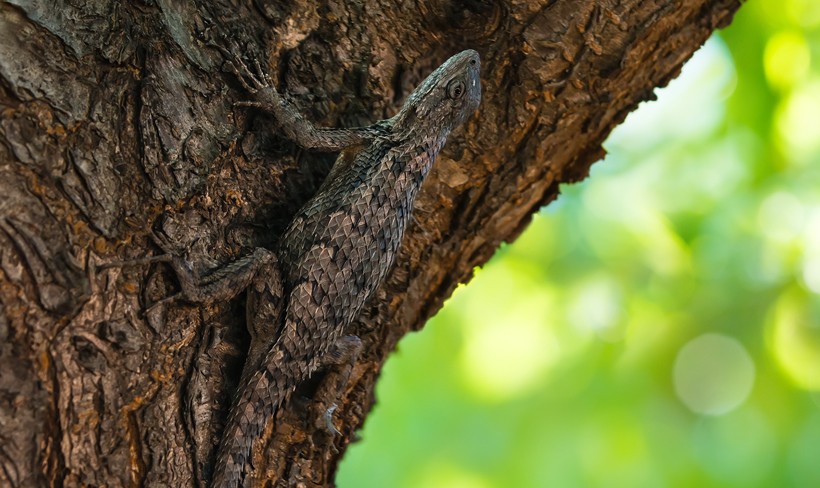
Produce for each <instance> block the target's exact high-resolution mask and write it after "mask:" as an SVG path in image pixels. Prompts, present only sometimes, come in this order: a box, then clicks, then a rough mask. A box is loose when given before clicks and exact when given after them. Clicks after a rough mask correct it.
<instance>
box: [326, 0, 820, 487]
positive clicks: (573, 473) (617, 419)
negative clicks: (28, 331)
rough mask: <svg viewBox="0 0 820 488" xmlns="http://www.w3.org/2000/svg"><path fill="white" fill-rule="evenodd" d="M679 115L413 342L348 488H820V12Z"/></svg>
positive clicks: (736, 37) (745, 49) (768, 2)
mask: <svg viewBox="0 0 820 488" xmlns="http://www.w3.org/2000/svg"><path fill="white" fill-rule="evenodd" d="M657 93H658V100H657V101H656V102H651V103H645V104H643V105H642V106H641V107H640V108H639V109H638V111H636V112H634V113H633V114H631V115H630V116H629V117H628V118H627V120H626V122H625V123H624V124H623V125H621V126H620V127H619V128H618V129H616V130H615V132H613V133H612V135H611V137H610V138H609V139H608V141H607V143H606V144H605V147H606V149H607V150H608V152H609V155H608V156H607V158H606V160H604V161H602V162H598V163H596V164H595V165H594V166H593V169H592V173H591V176H590V177H589V178H588V179H587V180H586V181H584V182H583V183H581V184H578V185H572V186H565V187H563V189H562V195H561V196H560V197H559V199H558V200H557V201H555V202H554V203H552V204H551V205H550V206H548V207H547V208H545V209H543V210H542V211H541V213H540V214H539V215H537V216H536V217H535V218H534V220H533V222H532V224H531V225H530V226H529V228H528V229H527V231H526V232H525V233H524V234H523V235H522V236H521V237H520V238H519V239H518V240H517V241H516V242H515V243H514V244H512V245H508V246H504V247H502V248H501V249H500V250H499V251H498V253H497V254H496V256H495V257H494V258H493V260H492V261H491V262H490V263H488V264H487V265H486V266H485V267H484V268H483V269H482V270H480V271H478V272H477V273H476V277H475V279H474V280H473V281H472V282H471V283H470V284H469V285H468V286H462V287H460V288H459V289H458V290H457V291H456V292H455V294H454V295H453V297H452V298H451V299H450V300H449V301H448V303H447V304H446V306H445V307H444V309H443V310H441V312H440V313H439V314H438V315H437V316H436V317H435V318H434V319H432V320H431V321H430V322H429V323H428V324H427V326H426V327H425V328H424V330H423V331H422V332H420V333H416V334H412V335H409V336H407V337H406V338H405V339H404V340H403V341H402V342H401V344H400V345H399V349H398V351H397V352H396V353H395V354H394V355H393V357H392V358H391V359H390V360H389V361H388V362H387V365H386V367H385V369H384V373H383V376H382V378H381V380H380V383H379V384H378V387H377V391H376V395H377V398H378V403H377V405H376V406H375V408H374V410H373V412H372V414H371V415H370V416H369V417H368V419H367V422H366V424H365V426H364V429H363V431H362V432H361V436H362V441H361V442H359V443H357V444H355V445H354V446H352V447H351V449H350V450H349V451H348V453H347V455H346V458H345V460H344V462H343V463H342V465H341V468H340V472H339V474H338V478H337V481H338V485H339V487H340V488H354V487H356V488H361V487H379V488H384V487H391V488H404V487H407V488H411V487H412V488H439V487H441V488H445V487H446V488H495V487H498V488H501V487H512V486H515V487H586V486H590V487H656V486H657V487H665V486H669V487H692V486H698V487H784V486H794V487H820V297H819V294H820V2H818V1H817V0H756V1H753V2H748V3H747V4H745V5H744V6H743V7H742V8H741V9H740V11H739V12H738V14H737V16H736V18H735V21H734V23H733V24H732V25H731V26H730V27H729V28H727V29H726V30H724V31H721V32H720V33H718V34H716V35H714V36H713V37H712V39H711V40H710V41H709V42H708V43H707V44H706V45H705V46H704V47H703V48H702V49H700V51H698V52H697V54H695V56H694V57H693V58H692V59H691V60H690V61H689V62H688V63H687V64H686V66H685V68H684V70H683V73H682V74H681V76H680V77H679V78H678V79H676V80H674V81H673V82H672V83H671V84H670V86H669V87H667V88H665V89H662V90H657Z"/></svg>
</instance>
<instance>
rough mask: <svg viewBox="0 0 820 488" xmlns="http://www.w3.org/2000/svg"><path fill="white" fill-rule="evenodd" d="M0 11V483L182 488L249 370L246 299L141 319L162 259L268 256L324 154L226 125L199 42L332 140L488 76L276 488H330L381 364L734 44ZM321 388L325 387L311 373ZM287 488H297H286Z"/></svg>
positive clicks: (358, 14)
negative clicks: (703, 65)
mask: <svg viewBox="0 0 820 488" xmlns="http://www.w3.org/2000/svg"><path fill="white" fill-rule="evenodd" d="M82 3H84V4H85V5H84V6H83V7H82V8H80V7H78V6H77V5H79V4H76V3H74V2H65V1H52V2H41V1H34V0H12V1H9V2H7V3H2V4H0V104H2V112H0V141H2V145H0V270H2V272H0V468H2V469H0V485H2V486H84V485H88V486H94V485H96V486H193V485H203V484H204V480H206V479H207V478H208V476H209V473H210V466H211V464H212V462H213V456H214V449H215V446H216V444H217V442H218V439H219V433H220V430H221V428H222V422H223V421H224V419H225V417H226V412H227V408H228V406H229V403H230V398H231V395H232V394H233V391H234V389H235V387H236V381H237V378H238V375H239V373H240V368H241V364H242V361H243V355H244V352H245V351H244V348H245V347H246V346H247V333H246V332H245V330H244V328H243V327H244V317H243V301H242V299H241V298H239V299H236V300H234V301H232V302H231V303H220V304H216V305H214V306H211V307H204V308H198V307H196V306H191V305H186V304H182V303H181V304H174V305H171V306H168V307H158V308H156V309H153V310H152V311H150V312H149V313H143V311H144V310H145V309H146V308H147V307H148V306H149V305H150V304H151V303H153V302H155V301H156V300H159V299H161V298H163V297H165V296H167V295H169V294H171V293H173V292H174V291H175V286H176V282H175V280H174V277H173V275H172V273H170V272H169V270H168V269H166V268H164V267H162V266H159V265H158V266H153V267H149V268H134V269H123V270H119V269H107V270H105V271H99V272H95V271H94V267H93V264H94V263H101V262H105V261H109V260H113V259H118V258H119V259H122V258H127V257H140V256H145V255H151V254H158V253H160V252H162V249H160V248H159V247H158V245H157V243H155V241H154V240H153V239H152V238H151V237H150V234H151V231H152V229H153V230H154V232H156V233H158V234H161V235H164V236H165V237H166V240H165V244H163V246H164V247H165V249H164V250H165V251H170V252H174V253H177V254H180V255H185V256H187V257H188V258H189V259H190V260H191V262H192V263H193V265H194V267H195V269H197V270H208V269H212V268H214V267H215V266H217V265H218V264H219V263H224V262H226V261H229V260H231V259H232V258H235V257H236V256H238V255H241V254H242V253H243V252H246V251H247V250H248V249H250V248H252V247H253V246H255V245H265V246H268V247H274V246H275V243H276V241H277V239H278V237H279V236H280V234H281V233H282V231H283V229H284V227H285V226H286V225H287V223H288V221H289V218H290V216H291V215H293V214H294V212H295V211H296V210H297V209H298V208H299V206H300V205H302V204H303V203H304V202H305V201H306V200H307V199H308V198H309V197H310V196H311V194H312V193H313V192H314V191H315V189H316V188H317V186H318V185H319V184H320V183H321V181H322V178H323V177H324V175H326V174H327V171H328V169H329V167H330V164H331V163H332V161H333V155H322V154H313V153H307V152H304V151H301V150H299V149H298V148H297V147H296V146H294V145H293V144H292V143H290V142H288V141H287V140H285V139H283V138H282V137H280V136H278V135H276V127H275V126H274V125H273V123H272V122H271V120H270V119H269V118H268V117H265V116H263V115H260V114H258V113H254V112H252V111H246V110H234V109H233V108H232V103H233V102H235V101H237V100H239V99H242V98H243V97H244V94H243V92H242V90H241V87H240V86H239V85H238V84H237V82H236V80H235V79H233V78H232V76H231V75H229V74H228V73H227V72H226V71H225V70H223V69H222V67H223V64H222V57H221V55H220V54H219V51H217V50H216V49H213V48H211V47H209V46H208V45H207V43H206V41H207V40H209V39H210V40H212V41H213V42H223V41H224V40H225V39H233V40H239V41H240V42H242V43H243V45H247V46H248V48H249V49H251V50H253V51H255V52H256V53H257V54H259V55H261V56H262V59H263V60H267V61H268V66H269V68H270V71H271V72H272V73H273V74H274V79H275V80H277V81H278V87H279V89H280V90H281V91H283V92H287V93H289V94H291V96H292V97H293V99H294V100H295V103H296V104H297V105H298V106H299V107H300V108H301V109H302V110H303V112H304V113H306V114H307V115H308V116H309V117H310V118H312V119H313V120H314V121H316V122H317V123H319V124H322V125H328V126H354V125H365V124H367V123H369V122H372V121H375V120H378V119H381V118H385V117H388V116H390V115H392V114H394V113H395V111H396V110H397V109H398V107H400V105H401V101H402V98H403V97H404V96H406V95H407V94H408V93H409V91H410V90H411V89H412V88H413V87H414V86H415V84H416V83H418V82H419V81H420V80H421V79H422V78H423V77H424V76H425V75H426V74H427V73H428V72H429V71H430V70H432V69H433V68H434V67H435V66H437V65H438V64H439V63H440V62H441V61H443V60H444V59H446V58H447V57H448V56H449V55H451V54H453V53H454V52H457V51H458V50H461V49H464V48H468V47H469V48H474V49H477V50H478V51H479V52H480V53H481V55H482V59H483V60H482V69H483V73H482V79H483V87H484V100H483V102H482V105H481V108H480V110H479V113H478V114H477V115H476V116H475V117H473V119H472V120H471V121H470V122H468V124H467V125H466V127H463V128H462V129H461V130H459V131H458V132H457V133H456V134H454V135H453V136H451V138H450V141H449V143H448V145H447V147H446V148H445V150H444V152H443V154H442V155H441V156H440V157H439V160H438V162H437V164H436V166H435V167H434V169H433V172H432V174H431V176H430V178H429V181H428V182H427V183H426V185H425V188H424V189H423V192H422V195H421V197H420V199H419V202H418V205H417V207H416V211H415V222H414V223H413V224H412V226H411V229H410V231H409V233H408V236H407V238H406V240H405V243H404V246H403V249H402V252H401V256H400V258H399V260H398V263H397V265H396V268H395V270H394V271H393V273H392V274H391V277H390V278H389V280H388V282H387V283H386V284H385V286H383V287H382V289H381V290H380V291H379V292H378V295H377V297H376V299H374V300H373V301H372V302H371V304H370V306H369V307H367V309H366V311H365V313H364V314H363V316H362V317H361V319H360V321H359V322H358V323H357V324H356V325H355V327H354V330H352V331H351V332H352V333H356V334H358V335H359V336H360V337H361V338H362V340H363V342H364V345H365V353H364V354H363V356H362V358H361V360H360V361H359V363H358V364H357V366H356V367H355V368H354V371H353V375H352V380H351V382H350V384H349V385H348V386H347V389H346V393H345V396H344V398H343V399H342V401H341V402H340V405H339V410H338V412H337V414H336V423H337V426H338V427H339V428H340V430H341V431H342V432H343V436H341V437H335V438H333V437H330V436H328V435H326V434H325V433H324V432H323V431H322V430H321V429H317V428H316V427H315V423H316V421H317V418H318V412H320V411H321V409H322V408H323V405H322V402H321V401H312V400H311V398H317V397H318V398H321V394H320V393H321V392H317V391H316V389H317V388H318V389H323V388H328V387H329V386H328V385H323V384H322V382H321V378H320V377H317V378H316V381H313V382H312V383H313V384H312V385H306V387H305V388H302V390H301V391H300V392H299V394H298V395H297V396H296V397H294V399H292V400H291V401H290V402H289V404H288V406H287V407H286V408H284V409H281V411H280V412H279V413H278V414H277V416H276V420H275V422H272V423H271V428H269V429H268V432H267V434H266V443H264V445H261V444H263V443H259V444H260V446H259V448H258V449H257V450H256V452H255V456H256V458H255V465H256V466H258V467H260V473H261V476H264V477H267V478H269V479H272V480H278V481H277V482H275V483H273V484H274V485H277V486H278V485H298V486H327V485H332V483H333V481H332V480H333V476H334V472H335V468H336V466H337V463H338V461H339V459H340V458H341V456H342V455H343V453H344V450H345V447H346V446H347V445H348V443H349V442H350V440H351V437H352V436H353V433H354V432H355V430H356V429H357V428H359V427H360V426H361V424H362V422H363V420H364V418H365V416H366V414H367V412H368V411H369V410H370V408H371V406H372V404H373V401H374V399H373V395H372V392H373V385H374V382H375V381H376V379H377V377H378V374H379V370H380V367H381V365H382V364H383V362H384V360H385V359H386V357H387V356H388V354H389V353H390V351H391V350H392V349H393V348H394V346H395V344H396V342H397V341H398V340H399V339H400V338H401V337H402V336H403V335H404V334H405V333H407V332H408V331H410V330H415V329H419V328H420V327H422V325H423V324H424V322H425V320H427V318H429V317H430V316H431V315H432V314H433V313H434V312H435V311H436V310H438V309H439V307H440V306H441V304H442V302H443V301H444V299H446V298H447V297H448V296H449V295H450V293H451V292H452V290H453V289H454V288H455V286H456V285H457V284H458V283H463V282H466V281H468V280H469V279H470V276H471V274H472V270H473V268H474V267H475V266H478V265H481V264H482V263H484V262H485V261H486V260H487V259H488V258H489V257H490V256H491V255H492V253H493V252H494V250H495V249H496V247H497V246H498V245H499V243H501V242H502V241H509V240H512V239H514V238H515V236H516V235H517V234H518V233H520V232H521V230H522V229H523V228H524V227H525V226H526V224H527V223H528V221H529V219H530V216H531V215H532V213H533V212H535V211H536V210H538V208H539V207H540V206H542V205H544V204H545V203H547V202H549V201H550V200H552V199H553V198H555V196H556V195H557V193H558V184H559V183H562V182H571V181H578V180H579V179H582V178H584V177H585V176H586V175H587V173H588V170H589V167H590V165H591V164H592V163H593V162H594V161H596V160H598V159H600V158H601V157H602V156H603V154H604V153H603V150H602V149H601V143H602V141H603V140H604V139H605V137H606V136H607V134H608V133H609V132H610V131H611V130H612V128H613V127H615V126H616V125H617V124H618V123H620V122H621V121H622V120H623V119H624V117H625V116H626V114H627V113H628V112H629V111H631V110H633V109H634V108H635V107H636V106H637V105H638V103H639V102H641V101H643V100H647V99H651V98H652V97H653V89H654V88H655V87H657V86H662V85H664V84H666V83H667V82H668V81H669V80H670V79H672V78H673V77H675V76H676V75H677V74H678V72H679V70H680V68H681V65H682V64H683V63H684V62H685V61H686V60H687V59H688V58H689V57H690V56H691V55H692V53H693V52H694V51H695V50H696V49H697V48H698V47H699V46H700V45H701V44H702V43H703V42H704V41H705V40H706V39H707V38H708V37H709V35H710V34H711V32H712V31H713V30H714V29H716V28H719V27H722V26H725V25H727V24H728V23H729V22H730V21H731V18H732V15H733V13H734V12H735V10H736V9H737V8H738V7H739V1H738V0H711V1H710V0H654V1H653V0H622V1H615V0H600V1H594V0H587V1H583V0H581V1H577V0H553V1H546V0H540V1H524V0H519V1H516V0H464V1H460V2H459V1H446V0H420V1H416V2H392V1H378V0H361V1H358V2H340V1H334V0H323V1H321V2H317V3H314V2H311V1H308V0H297V1H295V2H290V3H289V6H286V5H285V2H283V3H282V4H279V3H278V2H264V1H262V0H257V1H256V2H245V3H242V4H238V2H231V1H228V0H221V1H207V2H206V1H192V2H182V1H171V0H157V1H155V2H134V3H131V2H119V1H105V0H97V1H91V2H82ZM319 376H321V375H319ZM300 483H301V484H300Z"/></svg>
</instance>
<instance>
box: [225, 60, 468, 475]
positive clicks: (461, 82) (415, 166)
mask: <svg viewBox="0 0 820 488" xmlns="http://www.w3.org/2000/svg"><path fill="white" fill-rule="evenodd" d="M248 76H250V75H248ZM257 78H259V76H257ZM261 78H262V79H265V78H266V77H264V76H262V77H261ZM255 90H256V91H257V94H256V99H257V100H261V101H260V102H254V103H248V104H247V105H249V106H254V107H257V108H260V109H262V110H265V111H267V112H269V113H272V114H273V115H274V116H275V117H276V118H277V120H278V122H279V123H280V125H283V126H284V127H283V132H285V134H288V135H289V137H291V138H292V139H295V140H296V141H297V142H299V143H300V144H302V145H304V146H306V147H312V148H316V149H325V150H339V149H345V150H346V151H352V156H351V154H350V153H347V154H343V155H342V156H340V158H339V160H338V161H337V163H336V165H335V166H334V168H333V169H332V170H331V173H330V175H329V176H328V179H327V180H326V181H325V183H324V184H323V185H322V187H321V188H320V189H319V191H318V193H317V194H316V195H315V196H314V197H313V198H312V199H311V200H310V201H308V202H307V204H305V206H304V207H303V208H302V209H301V210H300V211H299V212H298V213H297V215H296V217H295V218H294V220H293V222H292V223H291V224H290V226H289V227H288V229H287V231H286V232H285V234H284V237H283V239H282V241H281V243H280V249H279V252H278V257H279V259H278V263H279V264H278V265H277V266H281V283H280V280H279V274H278V273H279V270H270V274H267V275H266V276H264V277H257V279H256V280H255V281H254V282H253V283H252V284H251V286H250V287H249V292H248V314H249V315H248V322H249V328H250V329H251V333H252V335H253V337H252V342H251V351H250V353H249V359H248V362H247V364H246V366H245V370H244V372H243V380H242V382H241V384H240V392H239V396H238V398H237V399H236V401H235V403H234V406H233V408H232V410H231V414H230V416H229V419H228V424H227V427H226V429H225V433H224V436H223V439H222V443H221V446H220V450H219V454H218V456H217V465H216V471H215V474H214V482H213V484H214V486H216V487H236V486H246V485H248V484H249V483H250V478H251V476H250V471H251V466H250V459H249V457H250V455H251V447H252V444H253V442H254V440H256V439H257V438H258V437H259V435H260V434H261V432H262V430H263V428H264V426H265V423H266V422H267V420H268V419H269V418H271V416H272V415H273V413H274V411H275V409H276V408H277V407H278V405H280V404H281V403H282V402H283V401H285V400H286V399H287V398H288V396H289V395H290V394H291V392H292V391H293V389H294V388H295V387H296V386H297V385H299V384H300V383H301V382H302V381H304V380H306V379H307V378H308V377H310V375H311V374H312V373H313V372H315V371H316V370H317V369H318V368H319V367H321V366H322V365H323V364H324V362H326V361H327V355H328V352H329V351H330V350H331V348H333V347H334V345H335V344H337V341H339V340H340V339H342V336H343V334H344V333H345V330H346V329H347V327H348V325H350V323H351V322H352V321H353V320H355V319H356V317H357V316H358V314H359V312H360V311H361V309H362V307H363V306H364V305H365V303H366V302H367V300H368V299H369V298H370V297H371V296H372V295H373V293H374V291H375V290H376V289H377V288H378V287H379V286H380V285H381V283H382V282H383V281H384V278H385V277H386V275H387V273H388V272H389V270H390V269H391V267H392V265H393V263H394V261H395V258H396V254H397V252H398V249H399V246H400V245H401V241H402V238H403V236H404V231H405V229H406V228H407V223H408V221H409V219H410V214H411V211H412V209H413V204H414V202H415V199H416V195H417V193H418V191H419V189H420V188H421V185H422V183H423V181H424V179H425V177H426V176H427V174H428V172H429V170H430V168H431V166H432V164H433V162H434V161H435V159H436V156H437V155H438V153H439V151H440V150H441V149H442V147H443V146H444V143H445V142H446V140H447V136H448V135H449V133H450V131H451V130H452V129H454V128H455V127H458V126H459V125H461V123H462V122H463V121H464V120H466V118H467V117H469V116H470V115H471V114H472V113H473V112H474V111H475V110H476V109H477V107H478V104H479V101H480V98H481V88H480V83H479V57H478V53H476V52H475V51H472V50H467V51H463V52H461V53H459V54H457V55H455V56H453V57H452V58H450V59H449V60H447V61H446V62H445V63H444V64H443V65H442V66H440V67H439V68H438V69H436V70H435V71H434V72H433V73H432V74H431V75H430V76H428V78H426V79H425V80H424V82H422V84H421V85H420V86H419V87H418V88H417V89H416V90H414V92H413V93H412V94H411V95H410V96H409V97H408V100H407V102H406V103H405V105H404V107H403V108H402V110H401V111H400V112H399V113H398V114H397V115H396V116H395V117H393V118H391V119H388V120H384V121H380V122H379V123H377V124H375V125H374V126H371V127H370V128H362V129H343V130H339V131H338V134H332V132H333V131H334V130H333V129H315V128H313V127H312V126H310V125H309V123H308V122H307V121H305V120H304V119H303V118H302V117H301V115H299V114H298V113H296V112H294V111H293V109H292V107H290V106H289V104H287V103H286V102H284V101H283V100H282V98H281V97H280V96H279V95H278V94H277V93H276V92H275V90H273V88H271V87H269V86H257V87H256V89H255ZM294 126H296V128H294ZM296 131H298V134H296V135H294V134H295V132H296ZM318 137H321V138H323V140H317V138H318ZM267 259H270V258H267ZM273 261H274V262H275V261H276V260H273ZM265 269H266V270H267V268H265ZM280 290H281V292H280ZM271 324H274V325H271ZM266 331H267V333H266Z"/></svg>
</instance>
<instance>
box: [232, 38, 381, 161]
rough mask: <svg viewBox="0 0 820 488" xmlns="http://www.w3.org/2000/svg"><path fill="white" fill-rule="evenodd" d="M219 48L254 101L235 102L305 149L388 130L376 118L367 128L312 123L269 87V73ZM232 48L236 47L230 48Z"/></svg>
mask: <svg viewBox="0 0 820 488" xmlns="http://www.w3.org/2000/svg"><path fill="white" fill-rule="evenodd" d="M219 50H220V51H221V52H222V53H223V55H225V56H226V57H228V59H229V61H228V62H229V65H230V69H231V71H232V72H233V74H234V75H235V76H236V77H237V79H238V80H239V82H240V83H241V84H242V86H243V87H244V88H245V90H247V91H248V93H250V94H251V95H252V96H253V98H254V100H250V101H242V102H236V103H235V105H236V106H239V107H254V108H258V109H260V110H262V111H264V112H267V113H269V114H271V115H273V116H274V118H276V121H277V122H279V125H280V127H281V129H282V131H283V132H284V133H285V135H286V136H287V137H288V138H289V139H290V140H292V141H293V142H295V143H296V144H299V145H300V146H302V147H304V148H305V149H315V150H319V151H342V150H344V149H347V148H350V147H354V146H361V145H364V144H367V143H368V142H370V141H372V140H373V139H374V138H376V137H378V136H380V135H385V134H386V133H387V132H388V131H389V123H388V122H387V121H380V122H377V123H375V124H373V125H370V126H367V127H354V128H350V129H331V128H323V127H316V126H314V125H313V124H312V123H311V122H310V121H309V120H307V119H306V118H305V117H304V116H303V115H302V114H301V113H300V112H299V111H298V110H297V109H296V108H295V107H294V106H293V105H292V104H291V103H290V102H288V101H287V100H286V99H285V98H284V97H283V96H282V95H280V94H279V92H277V91H276V89H275V88H274V87H273V82H272V81H271V79H270V76H269V75H268V74H267V72H266V71H265V70H263V69H262V67H261V66H260V65H259V62H258V61H257V60H256V58H253V65H254V68H253V69H251V68H250V67H249V66H248V65H247V64H246V63H245V62H244V61H243V60H242V58H240V57H239V55H238V54H235V53H232V52H231V51H228V50H226V49H224V48H221V47H220V48H219ZM234 50H236V48H234Z"/></svg>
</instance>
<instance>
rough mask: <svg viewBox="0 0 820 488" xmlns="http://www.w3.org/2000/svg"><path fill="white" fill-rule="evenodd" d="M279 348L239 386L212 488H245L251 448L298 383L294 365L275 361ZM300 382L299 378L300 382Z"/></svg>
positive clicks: (221, 445) (249, 469) (249, 468)
mask: <svg viewBox="0 0 820 488" xmlns="http://www.w3.org/2000/svg"><path fill="white" fill-rule="evenodd" d="M277 349H278V348H277V347H274V349H273V350H272V351H270V353H269V354H268V355H267V357H266V358H265V360H264V361H263V363H262V368H261V369H259V370H257V371H256V372H254V373H253V374H251V375H250V376H248V377H247V378H246V380H245V381H243V382H242V383H241V384H240V389H239V391H240V392H241V393H240V397H239V398H238V399H237V401H236V403H234V405H233V407H232V408H231V413H230V416H229V417H228V424H227V425H226V427H225V432H224V433H223V435H222V442H221V444H220V447H219V452H218V454H217V458H216V467H215V470H214V477H213V482H212V486H213V487H214V488H237V487H243V486H246V485H247V484H248V482H249V479H248V477H249V473H250V471H251V447H252V446H253V443H254V441H255V440H256V439H258V438H259V436H260V435H261V434H262V430H263V429H264V428H265V424H266V422H267V421H268V419H270V418H271V417H272V416H273V413H274V412H275V411H276V409H277V407H278V406H279V405H280V404H281V403H282V402H283V401H285V400H286V399H287V397H288V396H289V395H290V393H291V391H292V390H293V387H294V385H295V384H296V383H297V382H296V381H285V378H289V377H290V376H289V375H288V374H287V373H289V372H290V371H288V370H290V369H292V368H289V367H288V366H295V364H294V365H291V364H290V363H291V362H294V363H297V362H298V361H293V360H291V361H284V363H285V364H282V363H278V364H277V361H272V360H270V359H273V358H277V359H279V360H280V361H281V359H282V356H281V355H280V354H276V353H277V352H278V351H277ZM297 379H298V378H297Z"/></svg>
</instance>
